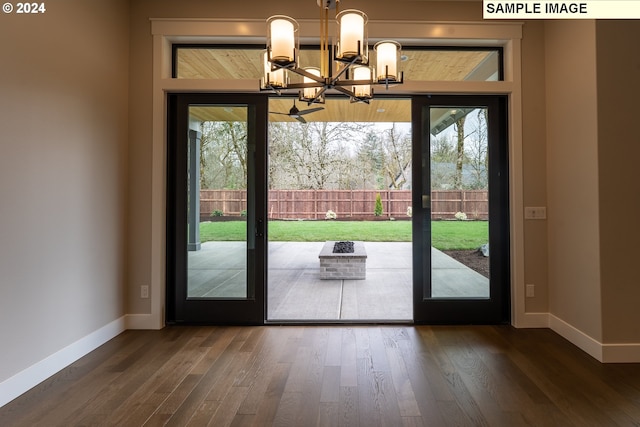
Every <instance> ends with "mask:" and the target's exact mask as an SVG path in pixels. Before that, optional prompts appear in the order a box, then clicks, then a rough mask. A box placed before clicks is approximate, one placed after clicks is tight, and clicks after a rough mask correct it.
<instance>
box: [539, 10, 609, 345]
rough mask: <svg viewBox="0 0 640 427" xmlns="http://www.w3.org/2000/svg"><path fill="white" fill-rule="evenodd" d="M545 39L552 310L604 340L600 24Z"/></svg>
mask: <svg viewBox="0 0 640 427" xmlns="http://www.w3.org/2000/svg"><path fill="white" fill-rule="evenodd" d="M545 37H546V40H545V52H546V57H545V61H546V70H547V71H546V76H545V78H546V122H547V135H546V136H547V137H546V140H547V141H546V142H547V198H548V201H547V203H548V204H547V206H548V209H547V215H548V221H547V223H548V245H549V247H548V272H549V279H548V280H549V312H550V313H551V315H552V316H554V317H555V318H556V319H558V321H559V322H561V324H566V326H567V327H570V328H575V329H577V331H576V332H578V331H579V332H578V333H582V334H586V335H587V336H588V337H590V338H592V339H594V340H597V341H598V342H602V310H601V306H600V300H601V296H600V232H599V193H598V116H597V102H598V99H597V94H596V88H597V85H596V54H595V40H596V38H595V37H596V36H595V22H594V21H549V22H547V23H546V24H545Z"/></svg>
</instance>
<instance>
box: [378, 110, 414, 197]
mask: <svg viewBox="0 0 640 427" xmlns="http://www.w3.org/2000/svg"><path fill="white" fill-rule="evenodd" d="M381 145H382V148H383V154H384V160H383V161H384V166H383V167H384V170H385V174H386V176H387V179H388V187H390V188H393V189H396V190H399V189H401V188H403V186H404V185H405V184H406V183H407V181H408V179H407V173H408V168H409V166H410V165H411V137H410V136H409V135H407V134H404V133H402V132H400V131H399V130H398V129H397V128H396V124H395V123H394V124H392V126H391V128H390V129H387V130H386V131H385V132H384V133H383V138H382V140H381Z"/></svg>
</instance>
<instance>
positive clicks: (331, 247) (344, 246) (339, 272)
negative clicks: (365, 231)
mask: <svg viewBox="0 0 640 427" xmlns="http://www.w3.org/2000/svg"><path fill="white" fill-rule="evenodd" d="M318 258H319V259H320V279H322V280H340V279H342V280H349V279H351V280H355V279H365V278H366V275H367V265H366V263H367V253H366V251H365V250H364V243H363V242H335V241H329V242H326V243H325V244H324V246H323V248H322V250H321V251H320V255H319V256H318Z"/></svg>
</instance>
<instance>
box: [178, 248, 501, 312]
mask: <svg viewBox="0 0 640 427" xmlns="http://www.w3.org/2000/svg"><path fill="white" fill-rule="evenodd" d="M323 245H324V242H311V243H307V242H270V243H269V254H268V260H269V269H268V285H267V320H269V321H297V320H303V321H313V320H318V321H410V320H412V318H413V308H412V304H413V303H412V301H413V296H412V265H411V263H412V251H411V243H410V242H400V243H395V242H394V243H388V242H365V247H366V252H367V274H366V279H363V280H321V279H320V268H319V260H318V254H319V253H320V250H321V249H322V247H323ZM245 249H246V244H245V243H244V242H207V243H203V244H202V249H201V250H199V251H195V252H189V296H191V297H204V298H207V297H224V298H234V297H243V296H244V288H245V285H244V280H245V279H244V278H245V256H244V251H245ZM432 260H433V268H432V277H433V285H432V290H433V292H432V296H433V297H436V298H465V297H466V298H468V297H476V298H486V297H488V296H489V279H487V278H486V277H484V276H482V275H481V274H479V273H476V272H475V271H473V270H471V269H469V268H468V267H466V266H465V265H463V264H461V263H459V262H458V261H456V260H454V259H453V258H451V257H449V256H447V255H446V254H444V253H442V252H440V251H438V250H437V249H432Z"/></svg>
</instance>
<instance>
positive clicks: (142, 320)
mask: <svg viewBox="0 0 640 427" xmlns="http://www.w3.org/2000/svg"><path fill="white" fill-rule="evenodd" d="M124 317H125V325H126V327H127V329H151V330H158V329H162V328H163V327H164V325H163V324H158V319H156V317H157V316H154V315H153V314H127V315H125V316H124Z"/></svg>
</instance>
